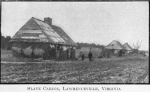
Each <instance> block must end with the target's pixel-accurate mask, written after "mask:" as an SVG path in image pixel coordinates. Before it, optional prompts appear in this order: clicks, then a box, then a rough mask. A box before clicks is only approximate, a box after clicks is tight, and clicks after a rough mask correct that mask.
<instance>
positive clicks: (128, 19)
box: [1, 1, 149, 50]
mask: <svg viewBox="0 0 150 92" xmlns="http://www.w3.org/2000/svg"><path fill="white" fill-rule="evenodd" d="M148 7H149V5H148V2H141V1H140V2H2V21H1V23H2V25H1V26H2V29H1V32H2V34H3V35H4V36H7V35H9V36H13V35H14V34H15V33H16V32H17V31H18V30H19V29H20V28H21V27H22V26H23V25H24V24H25V23H26V22H27V21H28V20H29V19H30V18H31V17H35V18H39V19H41V20H44V17H51V18H52V19H53V22H52V23H53V24H54V25H58V26H60V27H61V28H63V29H64V31H65V32H66V33H67V34H68V35H69V36H70V37H71V38H72V39H73V40H74V41H75V42H88V43H95V44H101V45H107V44H109V43H110V42H111V41H112V40H118V41H120V42H121V43H122V44H124V43H126V42H128V43H129V45H130V46H131V47H133V43H136V42H137V41H138V40H139V41H142V45H141V48H140V49H142V50H148V49H149V25H148V23H149V9H148Z"/></svg>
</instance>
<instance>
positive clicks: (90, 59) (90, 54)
mask: <svg viewBox="0 0 150 92" xmlns="http://www.w3.org/2000/svg"><path fill="white" fill-rule="evenodd" d="M88 57H89V61H92V52H91V51H90V52H89V54H88Z"/></svg>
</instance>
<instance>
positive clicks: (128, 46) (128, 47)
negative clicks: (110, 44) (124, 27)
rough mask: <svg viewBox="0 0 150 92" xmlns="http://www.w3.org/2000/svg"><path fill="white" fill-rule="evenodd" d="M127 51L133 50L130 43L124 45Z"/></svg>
mask: <svg viewBox="0 0 150 92" xmlns="http://www.w3.org/2000/svg"><path fill="white" fill-rule="evenodd" d="M123 46H124V48H125V50H132V48H131V47H130V45H129V44H128V43H125V44H124V45H123Z"/></svg>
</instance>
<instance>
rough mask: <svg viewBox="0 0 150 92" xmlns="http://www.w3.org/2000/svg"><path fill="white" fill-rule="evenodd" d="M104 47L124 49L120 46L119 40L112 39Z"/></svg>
mask: <svg viewBox="0 0 150 92" xmlns="http://www.w3.org/2000/svg"><path fill="white" fill-rule="evenodd" d="M105 48H106V49H124V47H123V46H122V44H121V43H120V42H119V41H116V40H113V41H112V42H111V43H109V44H108V45H107V46H106V47H105Z"/></svg>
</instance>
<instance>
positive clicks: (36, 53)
mask: <svg viewBox="0 0 150 92" xmlns="http://www.w3.org/2000/svg"><path fill="white" fill-rule="evenodd" d="M12 51H13V52H14V54H15V56H22V57H29V58H44V59H57V60H75V48H73V47H71V46H62V45H52V44H43V43H19V42H18V43H13V44H12Z"/></svg>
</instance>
